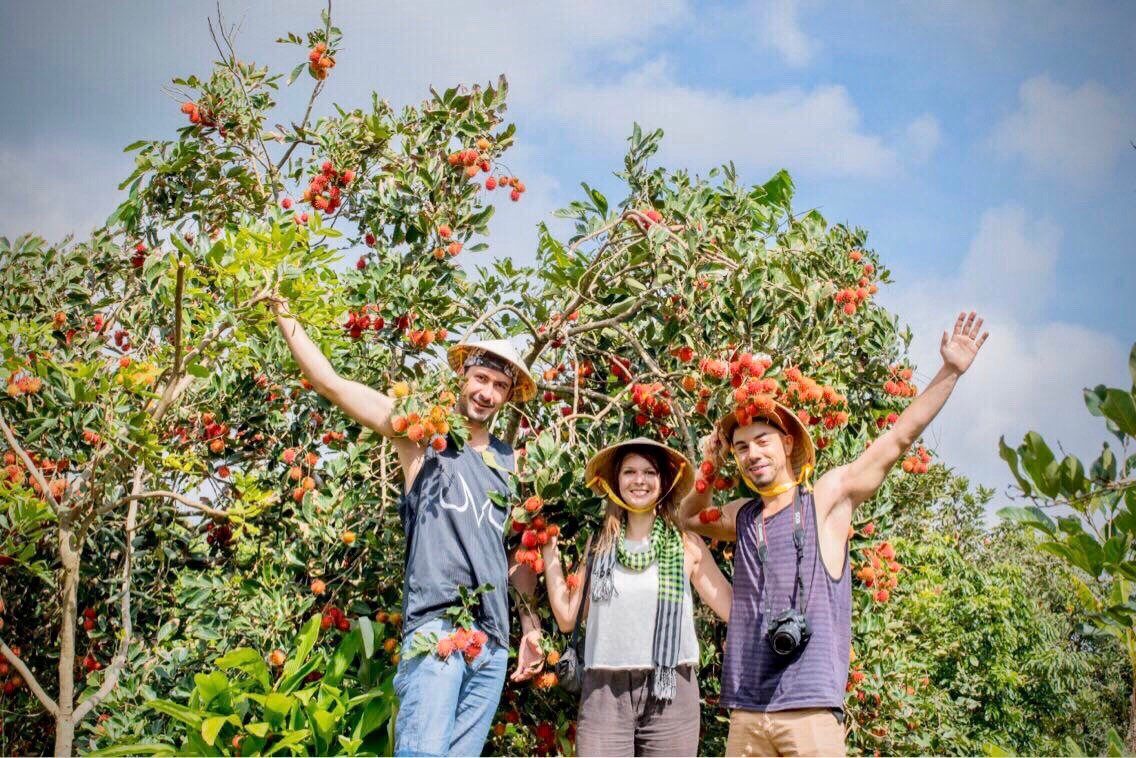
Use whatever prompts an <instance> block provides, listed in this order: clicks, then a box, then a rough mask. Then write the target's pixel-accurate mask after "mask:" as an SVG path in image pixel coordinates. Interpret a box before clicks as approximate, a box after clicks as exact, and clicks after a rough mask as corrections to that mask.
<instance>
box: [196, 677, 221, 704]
mask: <svg viewBox="0 0 1136 758" xmlns="http://www.w3.org/2000/svg"><path fill="white" fill-rule="evenodd" d="M193 683H194V684H195V685H197V687H196V688H197V692H198V694H199V695H200V696H201V704H202V705H203V706H208V705H209V704H210V703H211V702H213V699H214V698H216V697H217V696H218V695H220V694H221V693H222V692H224V691H225V690H227V689H229V678H228V677H227V676H225V675H224V674H223V673H221V672H220V671H212V672H210V673H208V674H194V675H193Z"/></svg>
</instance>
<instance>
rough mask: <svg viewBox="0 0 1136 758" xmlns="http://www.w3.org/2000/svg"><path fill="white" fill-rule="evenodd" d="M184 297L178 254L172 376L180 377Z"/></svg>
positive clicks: (182, 277) (183, 268) (183, 272)
mask: <svg viewBox="0 0 1136 758" xmlns="http://www.w3.org/2000/svg"><path fill="white" fill-rule="evenodd" d="M184 297H185V261H183V260H182V259H181V253H180V252H179V253H178V267H177V284H176V286H175V289H174V376H181V360H182V354H181V352H182V344H181V329H182V320H183V313H182V299H183V298H184Z"/></svg>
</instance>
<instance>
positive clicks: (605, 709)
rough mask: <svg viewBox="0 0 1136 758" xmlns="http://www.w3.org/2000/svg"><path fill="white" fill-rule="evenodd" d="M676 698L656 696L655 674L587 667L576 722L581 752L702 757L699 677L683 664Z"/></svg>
mask: <svg viewBox="0 0 1136 758" xmlns="http://www.w3.org/2000/svg"><path fill="white" fill-rule="evenodd" d="M676 673H677V676H676V677H675V679H676V684H677V685H678V687H677V691H676V692H675V697H674V700H671V701H670V702H667V701H663V700H656V699H655V698H654V697H652V696H651V672H650V671H647V670H636V671H610V670H603V669H586V670H585V671H584V684H583V687H581V689H580V715H579V721H578V723H577V725H576V752H577V754H578V755H582V756H587V755H629V756H634V755H697V754H698V726H699V720H700V715H701V714H700V711H699V705H698V680H697V678H696V677H695V675H694V667H693V666H679V667H678V669H677V671H676Z"/></svg>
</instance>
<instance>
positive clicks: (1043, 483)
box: [1018, 432, 1058, 497]
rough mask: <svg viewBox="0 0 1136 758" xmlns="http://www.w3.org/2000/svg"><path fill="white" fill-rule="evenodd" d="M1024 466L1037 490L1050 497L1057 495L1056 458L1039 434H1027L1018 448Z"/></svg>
mask: <svg viewBox="0 0 1136 758" xmlns="http://www.w3.org/2000/svg"><path fill="white" fill-rule="evenodd" d="M1018 455H1019V456H1020V457H1021V460H1022V465H1023V466H1024V467H1025V469H1026V472H1027V473H1029V476H1030V479H1032V480H1033V483H1034V484H1035V485H1037V488H1038V489H1040V490H1041V491H1042V493H1044V494H1045V495H1046V496H1048V497H1055V496H1056V495H1057V485H1058V477H1057V470H1056V466H1055V465H1054V464H1055V463H1056V458H1055V457H1054V455H1053V451H1052V450H1050V449H1049V445H1047V444H1046V442H1045V439H1044V438H1042V436H1041V435H1040V434H1038V433H1037V432H1027V433H1026V436H1025V440H1023V442H1022V444H1021V446H1020V447H1018Z"/></svg>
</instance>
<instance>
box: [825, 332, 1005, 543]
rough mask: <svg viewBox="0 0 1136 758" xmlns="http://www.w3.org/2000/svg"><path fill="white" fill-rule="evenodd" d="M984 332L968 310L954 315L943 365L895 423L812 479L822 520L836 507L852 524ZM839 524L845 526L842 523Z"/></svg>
mask: <svg viewBox="0 0 1136 758" xmlns="http://www.w3.org/2000/svg"><path fill="white" fill-rule="evenodd" d="M988 335H989V333H988V332H983V331H982V319H981V318H977V316H976V314H975V313H974V312H973V311H972V312H971V313H970V314H966V313H960V314H959V317H958V320H957V321H956V322H955V327H954V331H953V332H952V334H951V335H949V336H948V335H947V333H946V332H943V338H942V341H941V344H940V348H939V352H940V353H941V355H942V356H943V365H942V367H941V368H940V369H939V371H938V373H936V374H935V377H934V378H933V379H932V380H931V382H930V384H928V385H927V387H926V389H924V390H923V392H921V393H920V394H919V396H918V397H916V398H915V399H914V400H913V401H912V402H911V405H909V406H907V408H906V409H905V410H904V411H903V413H901V414H900V416H899V419H898V420H897V421H896V423H895V426H893V427H892V428H891V429H889V430H888V431H887V432H885V433H884V434H883V435H882V436H880V437H879V438H878V439H877V440H875V441H874V442H873V443H872V444H871V445H870V446H869V447H868V449H867V450H865V451H864V452H863V453H862V454H861V455H860V457H859V458H857V459H856V460H854V461H852V462H851V463H848V464H846V465H844V466H840V467H839V468H835V469H833V470H831V471H829V472H828V473H826V474H825V475H824V476H822V477H821V478H820V479H819V480H818V481H817V485H816V495H817V503H818V507H821V504H823V505H824V506H827V508H828V510H827V512H823V513H822V514H821V515H822V517H825V518H826V519H827V517H828V515H830V514H834V513H837V512H840V513H841V515H844V516H847V521H848V523H851V516H852V510H853V509H854V508H855V507H856V506H857V505H859V504H860V503H862V502H864V501H865V500H867V499H868V498H870V497H872V495H874V494H875V493H876V490H878V489H879V488H880V485H881V484H883V481H884V478H885V477H886V476H887V473H888V471H889V470H890V469H891V467H892V466H894V465H895V463H896V461H898V460H899V458H900V456H902V455H903V454H904V452H906V451H907V449H908V448H910V447H911V445H912V444H914V442H915V441H916V440H917V439H919V436H920V435H921V434H923V430H924V429H926V428H927V425H928V424H930V423H931V421H932V420H933V419H934V418H935V416H937V415H938V413H939V411H940V410H942V408H943V405H944V404H945V403H946V402H947V398H949V397H950V396H951V392H952V391H954V388H955V384H957V383H958V380H959V377H961V376H962V375H963V374H964V373H965V372H966V370H967V369H968V368H970V365H971V363H972V362H973V361H974V357H975V355H977V353H978V350H979V348H981V347H982V344H983V343H984V342H985V341H986V338H987V336H988ZM838 520H839V519H838ZM841 526H842V527H844V528H846V525H844V524H843V522H842V523H841Z"/></svg>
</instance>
